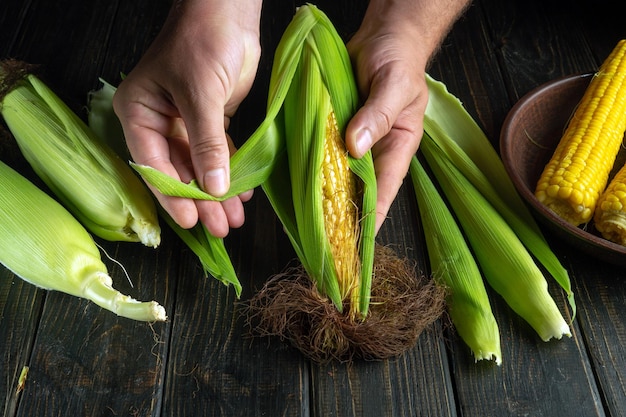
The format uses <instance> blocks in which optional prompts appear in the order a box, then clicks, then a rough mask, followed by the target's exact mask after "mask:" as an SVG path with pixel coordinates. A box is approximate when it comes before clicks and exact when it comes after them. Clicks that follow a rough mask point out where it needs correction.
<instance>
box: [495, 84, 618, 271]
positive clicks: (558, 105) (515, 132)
mask: <svg viewBox="0 0 626 417" xmlns="http://www.w3.org/2000/svg"><path fill="white" fill-rule="evenodd" d="M591 76H592V74H583V75H576V76H570V77H565V78H561V79H558V80H554V81H551V82H549V83H547V84H544V85H542V86H540V87H537V88H536V89H534V90H532V91H531V92H529V93H528V94H526V95H525V96H524V97H523V98H522V99H520V101H519V102H517V103H516V104H515V106H514V107H513V108H512V109H511V111H510V112H509V114H508V115H507V118H506V120H505V121H504V125H503V126H502V132H501V134H500V152H501V155H502V160H503V162H504V166H505V167H506V170H507V171H508V173H509V175H510V177H511V179H512V181H513V183H514V184H515V187H516V188H517V190H518V192H519V193H520V194H521V195H522V197H523V198H524V199H525V200H526V201H527V202H528V204H529V205H530V207H531V209H532V210H533V211H534V213H535V215H536V217H537V218H538V220H539V222H540V223H542V224H544V225H545V226H546V228H547V229H548V231H550V232H552V233H554V234H555V235H556V236H558V237H559V238H561V239H563V240H565V241H566V242H568V243H569V244H571V245H573V246H574V247H576V248H578V249H580V250H582V251H584V252H585V253H586V254H588V255H590V256H591V257H593V258H597V259H601V260H604V261H608V262H611V263H614V264H618V265H626V247H624V246H621V245H618V244H616V243H613V242H610V241H608V240H606V239H604V238H602V237H601V236H600V234H599V233H598V232H597V231H596V230H595V228H594V226H593V222H591V223H589V224H587V225H585V229H584V230H583V228H582V227H575V226H572V225H570V224H569V223H567V222H565V221H563V220H562V219H561V218H559V217H558V216H557V215H556V214H554V213H553V212H552V211H550V210H549V209H547V208H546V207H545V206H543V205H542V204H541V203H540V202H539V200H537V198H536V197H535V195H534V190H535V185H536V184H537V180H538V179H539V176H540V175H541V172H542V171H543V168H544V166H545V165H546V163H547V162H548V160H549V159H550V157H551V156H552V153H553V152H554V149H555V148H556V145H557V143H558V141H559V139H560V138H561V134H562V132H563V129H564V128H565V126H566V124H567V121H568V118H569V117H570V115H571V114H572V112H573V110H574V108H575V107H576V105H577V104H578V102H579V101H580V99H581V98H582V96H583V93H584V91H585V89H586V88H587V86H588V85H589V82H590V80H591Z"/></svg>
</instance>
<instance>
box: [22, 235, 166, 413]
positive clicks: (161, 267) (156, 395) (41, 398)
mask: <svg viewBox="0 0 626 417" xmlns="http://www.w3.org/2000/svg"><path fill="white" fill-rule="evenodd" d="M165 240H166V242H165V243H164V244H163V246H162V247H161V248H159V249H157V250H154V249H150V248H144V247H142V246H139V244H111V243H110V242H100V243H101V245H102V246H103V248H104V249H105V250H106V251H107V253H108V254H109V255H110V256H111V257H112V258H114V259H116V260H117V261H119V262H120V263H121V264H122V265H124V267H125V268H126V271H127V273H128V276H129V277H130V279H131V280H132V282H133V285H134V288H130V284H129V283H128V282H126V280H127V278H126V275H125V273H124V272H123V271H122V270H121V268H120V267H118V266H116V265H114V264H111V263H110V262H108V265H109V273H110V275H111V277H112V278H113V282H114V286H115V287H116V288H118V289H119V290H120V291H122V292H123V293H125V294H129V295H131V296H132V297H133V298H136V299H138V300H142V301H143V300H147V301H149V300H157V301H159V302H160V303H161V304H162V305H164V306H165V308H166V310H167V311H168V313H169V314H172V313H173V311H174V310H173V306H172V301H173V296H170V293H171V288H172V279H174V278H175V275H174V274H173V271H175V270H176V265H177V262H178V259H176V257H175V256H174V253H175V252H174V251H172V247H171V246H170V244H169V243H167V241H168V240H169V241H173V239H169V238H166V239H165ZM105 262H106V261H105ZM169 329H170V323H155V324H149V323H143V322H135V321H132V320H129V319H125V318H121V317H117V316H115V315H114V314H113V313H111V312H109V311H107V310H103V309H101V308H100V307H98V306H96V305H95V304H93V303H91V302H89V301H87V300H83V299H79V298H75V297H71V296H68V295H65V294H61V293H56V292H51V293H49V294H48V297H47V299H46V303H45V306H44V310H43V312H42V318H41V324H40V328H39V331H38V334H37V340H36V343H35V346H34V348H33V353H32V357H31V360H30V372H29V378H28V383H27V386H26V388H25V390H24V392H23V394H22V401H21V403H20V408H19V413H18V414H17V415H20V416H22V415H23V416H33V415H37V416H47V415H83V416H101V415H122V414H125V413H130V414H133V413H137V415H146V416H148V415H158V412H159V409H160V395H161V390H162V385H163V379H164V371H165V365H166V357H167V349H168V344H167V341H168V340H169Z"/></svg>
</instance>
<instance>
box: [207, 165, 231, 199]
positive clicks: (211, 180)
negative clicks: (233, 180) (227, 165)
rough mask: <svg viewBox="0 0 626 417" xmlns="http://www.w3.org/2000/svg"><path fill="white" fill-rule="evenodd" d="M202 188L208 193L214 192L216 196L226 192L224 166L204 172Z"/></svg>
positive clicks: (226, 184) (226, 183)
mask: <svg viewBox="0 0 626 417" xmlns="http://www.w3.org/2000/svg"><path fill="white" fill-rule="evenodd" d="M204 189H205V190H206V191H207V192H208V193H209V194H214V195H215V196H216V197H219V196H222V195H224V194H226V192H227V191H228V182H227V181H226V170H225V169H224V168H216V169H213V170H210V171H207V172H206V174H204Z"/></svg>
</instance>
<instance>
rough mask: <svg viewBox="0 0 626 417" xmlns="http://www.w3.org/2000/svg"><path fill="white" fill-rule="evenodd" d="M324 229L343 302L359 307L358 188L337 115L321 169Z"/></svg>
mask: <svg viewBox="0 0 626 417" xmlns="http://www.w3.org/2000/svg"><path fill="white" fill-rule="evenodd" d="M322 190H323V194H324V195H323V207H322V208H323V213H324V227H325V230H326V235H327V237H328V241H329V243H330V250H331V253H332V255H333V259H334V262H335V270H336V271H337V279H338V281H339V290H340V293H341V296H342V299H345V298H346V297H348V296H349V297H350V298H351V300H350V305H351V306H354V307H355V308H356V307H357V306H358V302H356V301H357V299H358V291H354V290H355V289H356V288H358V286H359V275H360V258H359V249H358V233H357V230H358V222H357V216H358V210H357V206H356V201H357V188H356V179H355V176H354V174H353V173H352V172H351V171H350V167H349V165H348V156H347V150H346V147H345V144H344V142H343V140H342V138H341V134H340V133H339V128H338V126H337V120H336V118H335V113H334V112H332V111H331V112H330V114H329V115H328V119H327V122H326V137H325V140H324V163H323V166H322Z"/></svg>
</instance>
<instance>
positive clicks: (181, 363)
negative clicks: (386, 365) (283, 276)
mask: <svg viewBox="0 0 626 417" xmlns="http://www.w3.org/2000/svg"><path fill="white" fill-rule="evenodd" d="M247 212H248V216H249V220H248V222H247V224H246V226H244V228H243V229H241V230H238V231H233V232H231V234H230V235H229V237H228V238H227V241H228V248H229V253H230V254H231V259H232V260H233V262H234V265H235V268H236V270H237V273H238V276H239V279H240V280H241V282H242V285H243V288H244V294H243V295H242V300H241V302H242V303H245V302H246V300H247V299H248V298H249V297H250V296H251V295H252V293H253V292H254V291H256V289H257V288H260V286H262V284H263V282H264V281H265V280H266V279H267V278H268V277H269V276H271V275H272V274H276V273H278V272H280V271H281V270H282V268H283V267H284V265H286V264H287V262H288V261H289V260H290V259H291V258H292V257H293V256H294V254H293V252H292V250H291V248H290V246H289V243H288V241H287V240H286V238H285V237H284V236H282V232H280V229H279V227H278V226H277V223H276V219H275V217H274V216H273V213H272V212H271V208H270V206H269V203H268V202H267V201H266V200H265V199H264V198H263V196H261V195H257V196H256V198H255V199H254V200H253V201H252V202H251V203H250V204H249V205H248V207H247ZM183 255H185V253H183ZM182 265H183V268H182V269H181V270H180V272H179V283H178V288H177V300H176V314H175V320H174V325H173V328H172V339H171V348H170V357H171V360H170V361H169V366H168V370H167V375H168V380H167V385H166V391H165V392H164V409H163V413H164V415H193V414H194V412H197V410H202V413H203V414H204V415H233V416H235V415H241V416H264V415H281V416H301V415H306V414H307V413H306V408H307V404H308V383H309V382H308V381H309V373H308V367H307V366H306V362H305V361H304V358H303V357H302V356H301V355H300V354H299V353H298V352H296V351H295V350H293V349H292V348H290V347H289V346H288V345H287V344H285V343H283V342H281V341H279V340H275V339H271V340H266V339H252V340H251V339H250V338H249V337H247V335H248V332H249V329H248V327H247V326H246V325H245V320H246V317H245V315H244V314H243V310H242V309H241V308H239V306H240V304H239V303H237V300H236V298H235V295H234V292H233V290H232V289H231V288H227V287H225V286H224V285H222V284H221V283H218V282H217V281H216V280H215V279H213V278H212V277H208V278H203V277H202V276H201V271H200V270H199V267H198V265H197V261H196V260H195V259H193V257H191V258H189V257H188V256H185V257H184V258H183V262H182Z"/></svg>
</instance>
